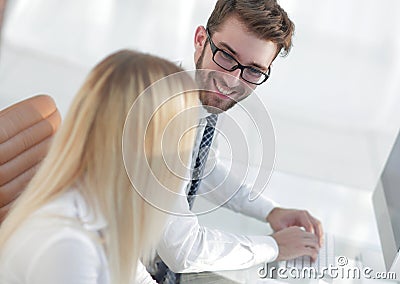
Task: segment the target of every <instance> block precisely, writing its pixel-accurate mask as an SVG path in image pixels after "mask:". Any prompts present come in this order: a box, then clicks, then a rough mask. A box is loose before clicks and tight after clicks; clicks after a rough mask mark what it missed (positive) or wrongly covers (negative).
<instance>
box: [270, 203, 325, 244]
mask: <svg viewBox="0 0 400 284" xmlns="http://www.w3.org/2000/svg"><path fill="white" fill-rule="evenodd" d="M266 220H267V222H268V223H269V224H270V225H271V228H272V229H273V230H274V231H275V232H278V231H281V230H283V229H285V228H289V227H293V226H297V227H302V228H304V229H305V230H306V232H309V233H312V234H315V236H316V237H317V240H318V244H319V246H320V247H321V246H322V243H323V237H324V232H323V229H322V224H321V222H320V221H319V220H317V219H316V218H314V217H313V216H311V214H310V213H308V211H306V210H297V209H285V208H279V207H277V208H274V209H273V210H272V211H271V212H270V213H269V215H268V216H267V218H266Z"/></svg>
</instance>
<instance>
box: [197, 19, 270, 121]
mask: <svg viewBox="0 0 400 284" xmlns="http://www.w3.org/2000/svg"><path fill="white" fill-rule="evenodd" d="M210 36H211V38H212V41H213V42H214V44H215V45H216V46H217V47H218V48H220V49H222V50H223V51H225V52H226V53H228V54H229V55H230V56H232V57H233V58H234V59H236V60H237V61H238V62H240V64H242V65H245V66H252V67H255V68H257V69H259V70H261V71H263V72H267V69H268V67H269V66H270V65H271V63H272V61H273V59H274V57H275V54H276V50H277V46H276V44H274V43H273V42H271V41H266V40H263V39H259V38H258V37H257V36H256V35H254V34H252V33H250V32H248V31H247V29H246V28H245V27H244V25H243V24H241V23H240V22H239V21H238V20H237V19H236V17H234V16H231V17H229V18H227V19H226V20H225V22H224V23H222V24H221V26H220V27H219V29H218V31H216V32H215V33H214V34H212V35H210ZM212 58H213V54H212V51H211V48H210V44H209V42H208V41H207V33H206V30H205V28H204V27H198V28H197V30H196V34H195V54H194V59H195V62H196V68H197V69H208V70H211V71H207V72H201V77H202V78H201V81H202V84H205V86H206V89H207V90H209V91H203V92H201V94H200V101H201V103H202V104H203V105H204V106H205V107H206V109H208V111H209V112H212V113H219V112H223V111H226V110H228V109H230V108H231V107H233V106H234V105H235V104H236V103H237V102H238V101H241V100H242V99H244V98H246V97H247V96H249V95H250V93H251V91H252V90H254V89H255V87H256V86H257V85H254V84H250V83H247V82H246V81H244V80H243V79H241V78H240V72H241V71H240V69H236V70H234V71H232V72H229V71H226V70H224V69H222V68H221V67H219V66H218V65H217V64H216V63H215V62H214V61H213V59H212ZM215 71H218V72H215ZM220 72H222V73H220ZM220 74H222V75H224V74H229V75H226V76H221V75H220Z"/></svg>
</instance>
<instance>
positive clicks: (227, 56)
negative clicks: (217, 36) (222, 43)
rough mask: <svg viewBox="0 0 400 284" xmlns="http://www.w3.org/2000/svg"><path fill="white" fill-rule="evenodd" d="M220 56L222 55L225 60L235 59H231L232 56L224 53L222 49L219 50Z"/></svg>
mask: <svg viewBox="0 0 400 284" xmlns="http://www.w3.org/2000/svg"><path fill="white" fill-rule="evenodd" d="M221 56H222V58H223V59H225V60H232V61H235V59H233V57H232V56H231V55H230V54H229V53H226V52H224V51H222V52H221Z"/></svg>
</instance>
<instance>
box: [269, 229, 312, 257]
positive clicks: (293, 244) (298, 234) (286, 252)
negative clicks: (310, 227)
mask: <svg viewBox="0 0 400 284" xmlns="http://www.w3.org/2000/svg"><path fill="white" fill-rule="evenodd" d="M272 237H273V238H274V239H275V241H276V242H277V244H278V247H279V255H278V257H277V259H276V260H278V261H280V260H288V259H293V258H296V257H298V256H303V255H308V256H310V257H311V259H312V261H315V260H316V259H317V256H318V250H319V245H318V239H317V236H316V235H315V234H313V233H310V232H306V231H304V230H303V229H301V228H300V227H289V228H285V229H282V230H280V231H278V232H276V233H274V234H272Z"/></svg>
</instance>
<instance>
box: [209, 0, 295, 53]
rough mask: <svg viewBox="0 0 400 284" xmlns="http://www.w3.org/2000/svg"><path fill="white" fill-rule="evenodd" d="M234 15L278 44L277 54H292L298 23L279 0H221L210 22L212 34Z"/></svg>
mask: <svg viewBox="0 0 400 284" xmlns="http://www.w3.org/2000/svg"><path fill="white" fill-rule="evenodd" d="M230 16H236V17H237V18H238V19H239V21H240V22H242V23H243V24H244V25H245V27H246V28H247V29H248V30H249V32H251V33H253V34H255V35H256V36H257V37H259V38H261V39H264V40H270V41H272V42H273V43H275V44H277V46H278V49H277V54H278V53H279V52H281V51H282V55H283V56H285V55H287V54H288V53H289V51H290V48H291V47H292V36H293V33H294V24H293V22H292V21H291V20H290V19H289V17H288V15H287V13H286V12H285V11H284V10H283V9H282V8H281V6H279V4H278V3H277V1H276V0H218V1H217V3H216V5H215V8H214V10H213V12H212V13H211V16H210V18H209V19H208V22H207V28H208V30H209V31H210V33H211V34H213V33H214V32H215V31H217V30H218V28H219V26H220V25H221V24H222V23H223V22H224V21H225V20H226V19H227V18H228V17H230Z"/></svg>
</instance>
